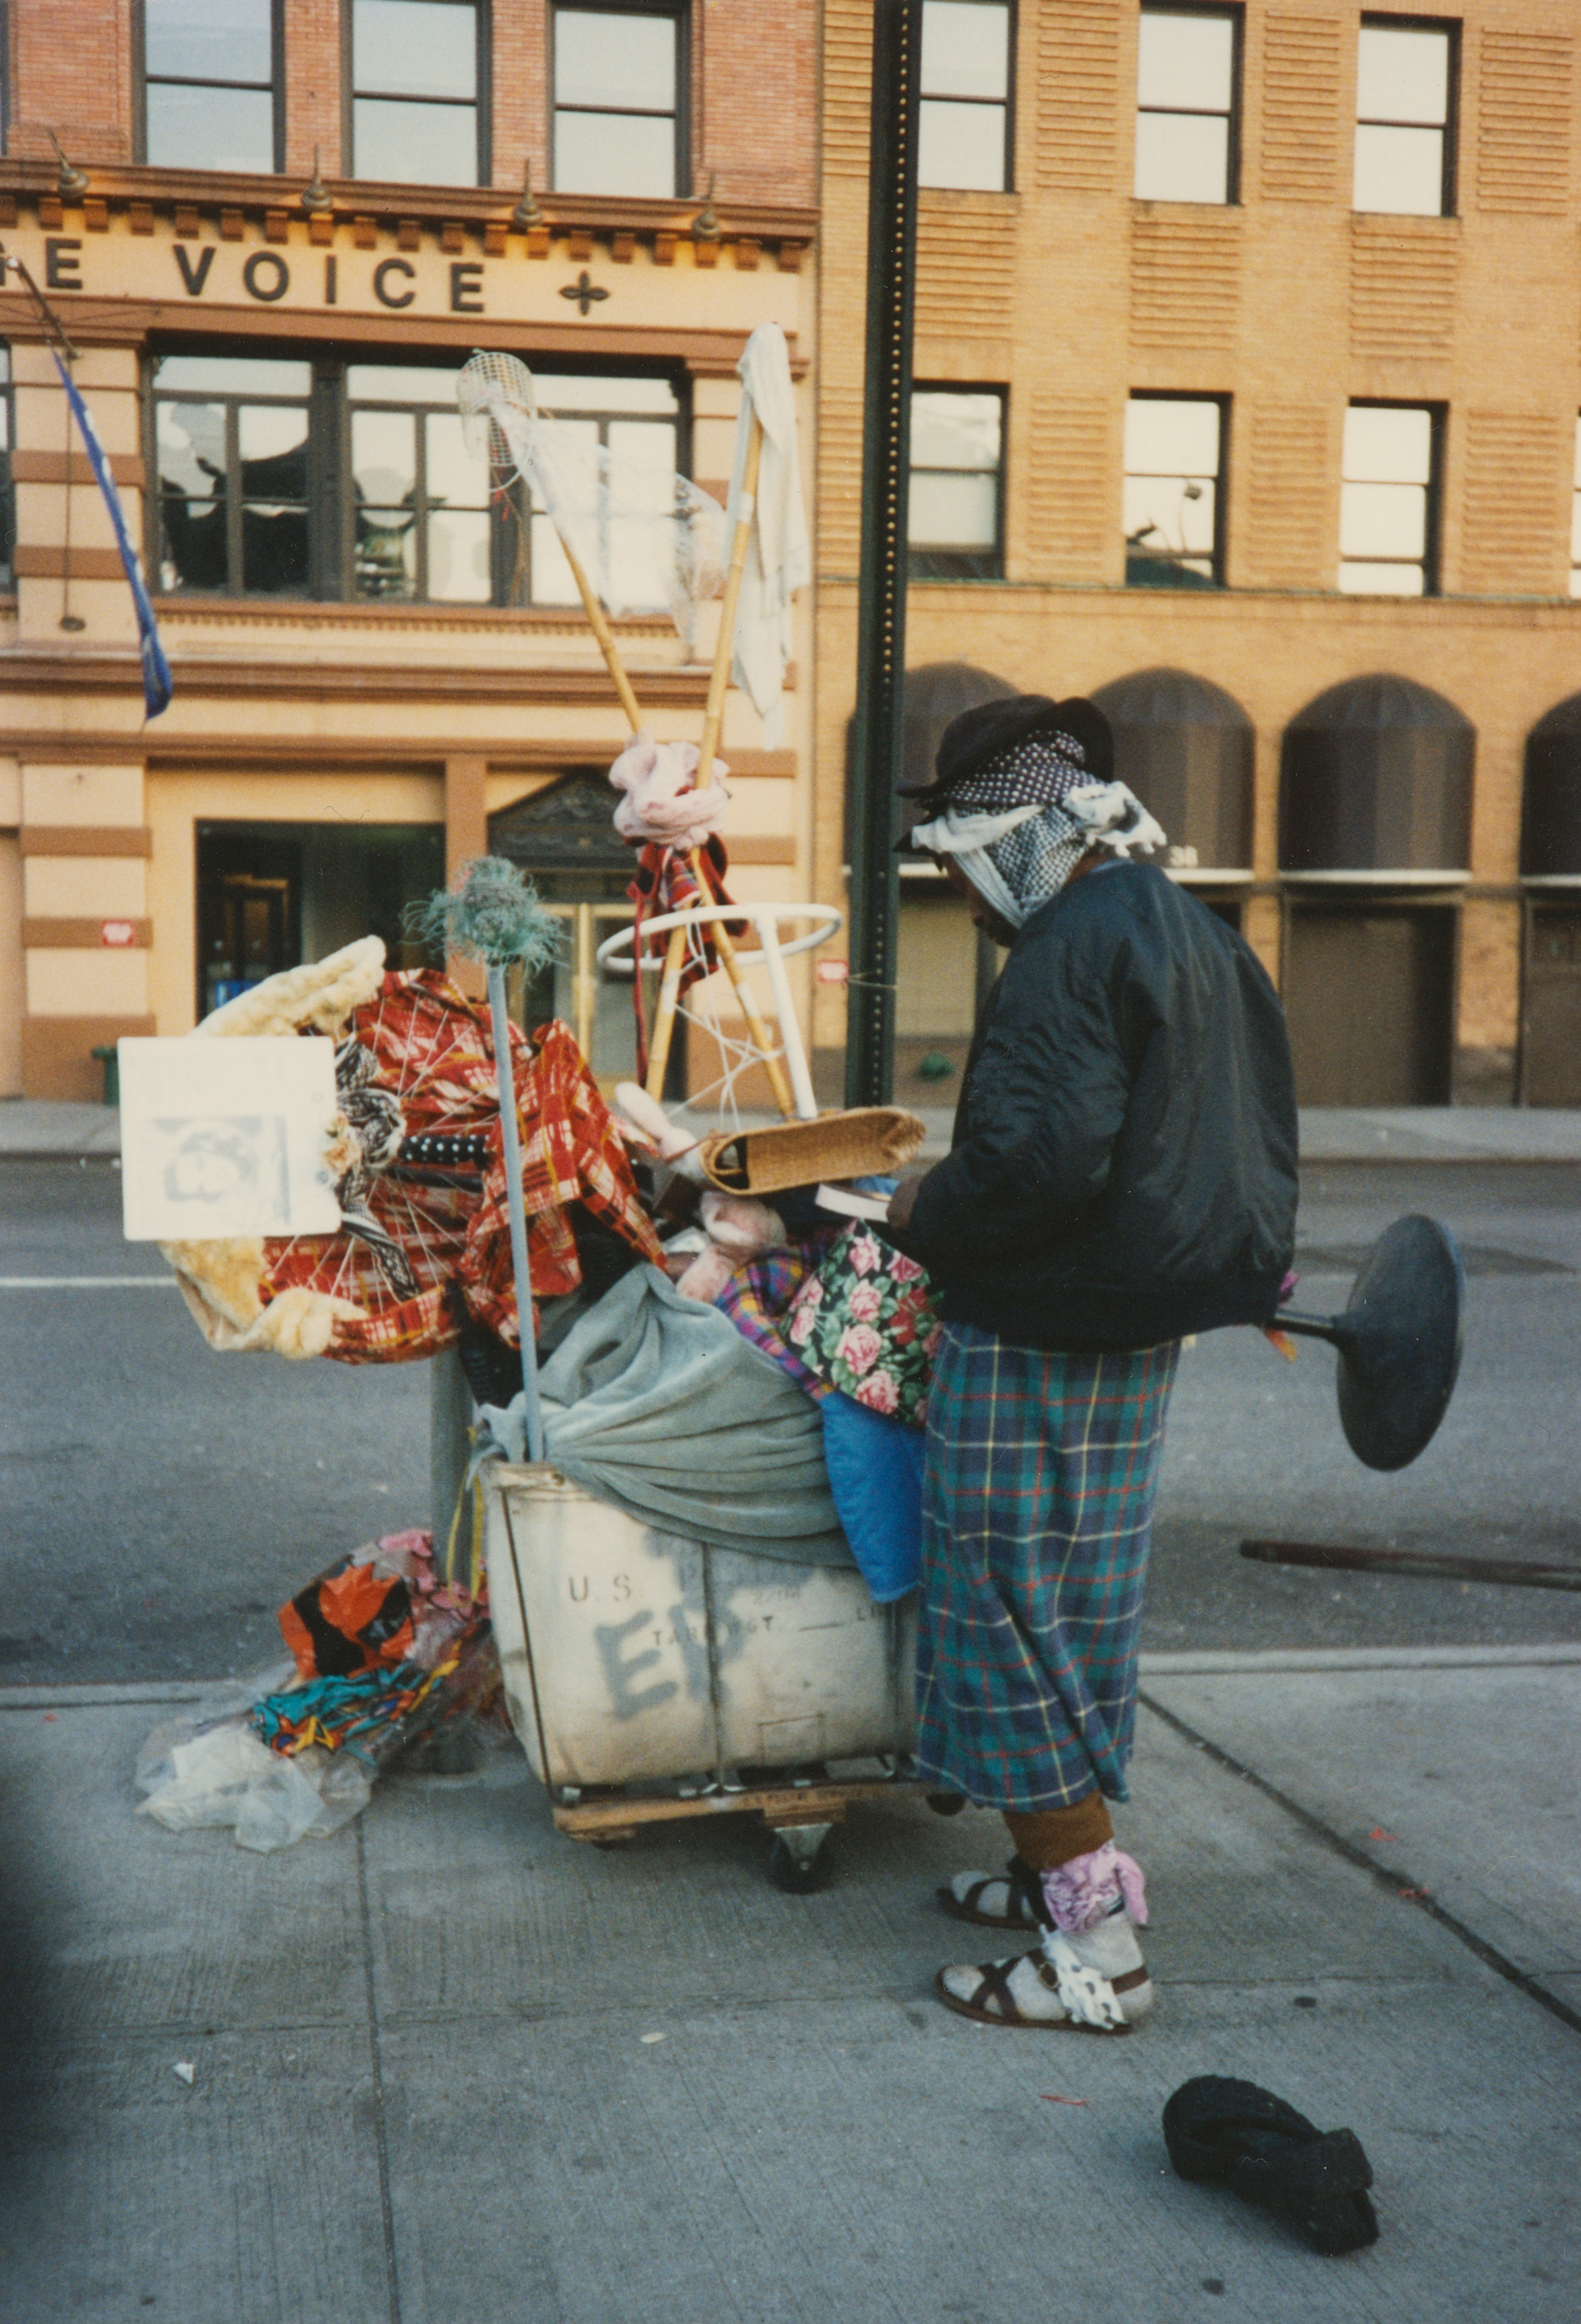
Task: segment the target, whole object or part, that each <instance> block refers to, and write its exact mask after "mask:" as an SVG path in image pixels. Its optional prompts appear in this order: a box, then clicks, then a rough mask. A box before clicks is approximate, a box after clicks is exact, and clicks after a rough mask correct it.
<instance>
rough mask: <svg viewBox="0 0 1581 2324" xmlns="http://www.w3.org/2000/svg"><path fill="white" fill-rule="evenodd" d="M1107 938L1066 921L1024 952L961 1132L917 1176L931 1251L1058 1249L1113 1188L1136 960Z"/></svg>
mask: <svg viewBox="0 0 1581 2324" xmlns="http://www.w3.org/2000/svg"><path fill="white" fill-rule="evenodd" d="M1107 950H1108V948H1107V947H1097V946H1093V945H1090V944H1078V945H1076V946H1073V945H1071V944H1070V943H1069V942H1068V941H1066V940H1065V938H1064V937H1063V936H1062V934H1061V932H1060V931H1059V928H1058V927H1057V926H1056V927H1051V928H1049V929H1046V930H1040V931H1036V932H1033V933H1032V934H1031V936H1030V937H1028V936H1023V937H1022V941H1021V942H1020V943H1018V944H1017V945H1016V946H1015V948H1014V950H1013V951H1012V954H1011V956H1010V960H1009V962H1008V964H1007V965H1006V967H1005V970H1004V973H1003V978H1002V979H1001V981H1000V983H999V985H998V987H997V989H996V991H995V992H994V996H993V998H992V1000H991V1001H990V1004H989V1013H988V1016H987V1019H986V1021H985V1026H984V1029H983V1034H982V1037H981V1040H980V1043H979V1045H978V1047H977V1051H976V1055H975V1057H974V1059H973V1061H972V1064H971V1065H970V1067H969V1074H968V1086H967V1089H966V1093H965V1099H964V1113H965V1119H964V1120H963V1121H962V1122H961V1123H960V1124H959V1125H958V1126H957V1141H958V1142H957V1145H956V1146H955V1148H954V1149H953V1151H952V1152H951V1153H950V1154H948V1156H947V1157H945V1159H944V1160H943V1161H942V1162H940V1163H938V1165H937V1166H936V1167H934V1168H933V1169H932V1170H930V1171H929V1173H928V1176H926V1177H925V1178H924V1179H923V1181H922V1184H921V1185H920V1187H919V1189H918V1193H917V1200H916V1204H915V1207H914V1209H913V1211H912V1213H911V1225H910V1228H909V1230H908V1232H907V1235H906V1242H907V1245H908V1248H909V1249H911V1250H914V1251H915V1252H916V1254H917V1256H918V1257H919V1258H920V1259H922V1260H923V1261H924V1262H925V1263H929V1264H932V1265H934V1266H936V1267H939V1268H944V1269H945V1270H946V1271H948V1272H956V1271H958V1269H959V1268H960V1267H961V1266H962V1265H963V1264H965V1265H968V1266H969V1265H970V1264H971V1263H972V1262H973V1261H974V1260H977V1259H1010V1258H1013V1256H1014V1254H1015V1252H1016V1251H1017V1250H1028V1251H1031V1250H1042V1249H1046V1248H1047V1247H1048V1246H1049V1244H1050V1243H1053V1242H1057V1241H1059V1240H1060V1239H1061V1238H1062V1237H1064V1236H1065V1235H1067V1234H1068V1233H1070V1232H1071V1231H1073V1230H1074V1229H1076V1228H1077V1226H1078V1225H1079V1223H1080V1221H1081V1219H1082V1216H1083V1214H1084V1213H1085V1212H1086V1210H1087V1209H1088V1208H1089V1206H1090V1205H1091V1204H1092V1203H1094V1202H1096V1199H1097V1198H1098V1196H1099V1195H1100V1194H1102V1193H1103V1191H1104V1188H1105V1185H1106V1183H1107V1180H1108V1176H1109V1168H1110V1161H1111V1157H1112V1154H1113V1151H1114V1141H1115V1139H1116V1138H1117V1137H1118V1135H1119V1132H1120V1128H1121V1125H1122V1123H1123V1120H1124V1117H1125V1110H1126V1102H1127V1099H1128V1096H1129V1093H1130V1087H1131V1074H1130V1072H1129V1070H1128V1067H1127V1064H1126V1058H1125V1055H1124V1048H1125V1041H1124V1037H1123V1028H1122V1025H1121V1024H1120V1022H1118V1021H1117V1015H1118V1013H1120V1012H1123V1010H1125V1006H1126V1002H1125V999H1123V997H1122V994H1121V993H1120V991H1117V990H1116V982H1117V981H1119V982H1123V970H1122V969H1120V967H1119V965H1118V964H1117V963H1116V962H1115V960H1114V954H1113V953H1112V952H1110V953H1109V956H1108V958H1107V959H1105V958H1104V957H1102V953H1103V952H1105V951H1107ZM1095 954H1097V955H1098V956H1096V957H1095ZM1105 971H1107V972H1108V973H1105ZM1132 997H1133V998H1134V996H1132Z"/></svg>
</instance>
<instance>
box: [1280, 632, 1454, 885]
mask: <svg viewBox="0 0 1581 2324" xmlns="http://www.w3.org/2000/svg"><path fill="white" fill-rule="evenodd" d="M1475 742H1476V730H1475V727H1474V726H1473V725H1472V723H1471V721H1470V719H1469V718H1467V717H1466V716H1465V714H1464V713H1463V712H1461V711H1459V710H1456V707H1455V705H1454V704H1453V703H1452V702H1447V701H1446V700H1445V698H1444V696H1442V695H1441V694H1435V693H1433V692H1432V690H1431V688H1430V687H1425V686H1418V685H1415V684H1414V683H1413V682H1412V680H1411V679H1410V678H1391V677H1387V676H1379V677H1373V678H1352V679H1350V680H1349V681H1348V682H1347V683H1346V684H1345V685H1344V686H1335V687H1330V688H1329V690H1328V692H1327V694H1320V695H1319V696H1318V699H1317V700H1316V701H1315V702H1312V703H1309V704H1308V706H1307V708H1306V709H1305V710H1303V711H1302V712H1301V713H1300V715H1299V716H1298V717H1296V718H1292V719H1291V721H1290V724H1289V726H1287V727H1286V729H1285V735H1284V748H1283V753H1282V757H1283V765H1282V769H1281V781H1280V817H1279V822H1280V835H1279V860H1280V863H1281V868H1282V869H1283V870H1284V871H1290V872H1297V873H1300V872H1306V873H1308V874H1310V873H1325V872H1327V873H1329V874H1349V875H1351V876H1352V877H1354V878H1357V879H1363V880H1365V879H1369V878H1370V879H1373V880H1378V879H1381V878H1387V877H1395V878H1405V879H1410V877H1412V875H1417V876H1419V875H1421V874H1423V873H1429V872H1438V873H1441V874H1445V875H1448V876H1450V877H1454V876H1456V875H1463V874H1464V873H1465V869H1466V863H1467V859H1468V856H1469V852H1470V844H1471V772H1472V759H1473V754H1474V751H1475Z"/></svg>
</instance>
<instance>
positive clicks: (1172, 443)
mask: <svg viewBox="0 0 1581 2324" xmlns="http://www.w3.org/2000/svg"><path fill="white" fill-rule="evenodd" d="M1227 410H1228V407H1227V405H1226V402H1225V399H1224V398H1223V397H1222V396H1193V395H1133V396H1132V398H1131V399H1130V401H1129V402H1128V403H1127V404H1126V407H1125V484H1124V493H1123V520H1124V526H1125V578H1126V582H1127V584H1128V585H1129V586H1131V587H1132V588H1142V589H1215V588H1217V587H1218V586H1219V585H1220V584H1221V582H1222V581H1223V579H1224V524H1223V508H1224V495H1223V492H1222V489H1221V488H1222V485H1223V483H1224V473H1225V420H1226V417H1227Z"/></svg>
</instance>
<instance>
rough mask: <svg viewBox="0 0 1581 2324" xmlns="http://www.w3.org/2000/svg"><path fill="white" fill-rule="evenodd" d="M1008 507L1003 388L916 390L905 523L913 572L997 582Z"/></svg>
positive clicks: (929, 577) (930, 577)
mask: <svg viewBox="0 0 1581 2324" xmlns="http://www.w3.org/2000/svg"><path fill="white" fill-rule="evenodd" d="M1003 509H1004V392H1003V389H1002V388H959V387H921V388H918V389H917V390H916V391H915V392H914V393H913V394H912V397H911V493H910V498H909V502H908V512H907V528H906V539H907V544H908V547H909V550H910V571H911V578H912V579H913V580H915V581H997V580H998V579H999V578H1000V577H1001V576H1002V575H1003V571H1004V549H1003Z"/></svg>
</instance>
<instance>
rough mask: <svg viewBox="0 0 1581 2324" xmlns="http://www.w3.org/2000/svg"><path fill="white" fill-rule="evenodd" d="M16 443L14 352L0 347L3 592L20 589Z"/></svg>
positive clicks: (0, 555)
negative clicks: (13, 453) (14, 472)
mask: <svg viewBox="0 0 1581 2324" xmlns="http://www.w3.org/2000/svg"><path fill="white" fill-rule="evenodd" d="M15 441H16V427H15V417H14V403H13V401H12V394H11V350H10V348H9V347H5V346H0V589H14V588H15V586H16V494H15V492H14V489H13V487H12V483H11V447H12V446H13V445H14V443H15Z"/></svg>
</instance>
